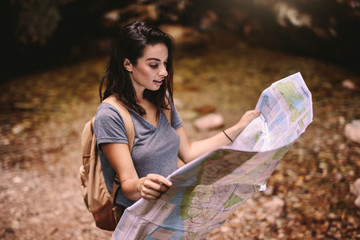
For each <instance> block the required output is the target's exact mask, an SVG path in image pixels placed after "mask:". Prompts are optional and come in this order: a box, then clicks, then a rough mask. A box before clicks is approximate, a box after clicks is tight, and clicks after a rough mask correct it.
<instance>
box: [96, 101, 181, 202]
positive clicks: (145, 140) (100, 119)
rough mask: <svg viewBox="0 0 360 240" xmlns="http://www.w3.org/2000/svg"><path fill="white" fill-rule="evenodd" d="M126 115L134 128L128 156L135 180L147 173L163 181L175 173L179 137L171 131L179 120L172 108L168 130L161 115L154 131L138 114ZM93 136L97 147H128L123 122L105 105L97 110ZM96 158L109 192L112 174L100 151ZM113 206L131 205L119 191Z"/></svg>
mask: <svg viewBox="0 0 360 240" xmlns="http://www.w3.org/2000/svg"><path fill="white" fill-rule="evenodd" d="M129 112H130V116H131V118H132V120H133V122H134V127H135V141H134V147H133V150H132V153H131V156H132V160H133V163H134V166H135V169H136V172H137V174H138V176H139V178H141V177H145V176H146V175H147V174H149V173H156V174H160V175H162V176H164V177H167V176H168V175H169V174H170V173H172V172H173V171H175V170H176V169H177V156H178V149H179V144H180V137H179V135H178V134H177V133H176V131H175V130H176V129H178V128H179V127H181V126H182V120H181V118H180V116H179V114H178V112H177V110H176V108H175V106H174V105H173V106H172V111H171V126H170V124H169V122H168V120H167V119H166V117H165V115H164V113H163V112H161V113H160V117H159V123H158V126H157V127H155V126H153V125H152V124H150V123H149V122H148V121H146V120H145V119H144V118H143V117H142V116H140V115H139V114H138V113H136V112H134V111H131V110H130V111H129ZM94 132H95V136H96V139H97V144H98V147H99V144H101V143H126V144H128V139H127V135H126V131H125V125H124V121H123V119H122V117H121V115H120V113H119V112H118V111H117V109H116V108H115V107H113V106H112V105H110V104H108V103H102V104H100V106H99V108H98V111H97V113H96V117H95V121H94ZM99 156H100V160H101V167H102V169H103V173H104V178H105V182H106V185H107V188H108V190H109V191H110V192H111V190H112V182H113V179H114V177H115V171H114V170H113V169H112V167H111V165H110V163H109V162H108V160H107V159H106V157H105V155H104V153H103V152H102V150H101V149H100V148H99ZM116 203H118V204H121V205H122V206H124V207H129V206H131V205H132V204H133V203H135V201H132V200H130V199H128V198H126V197H125V196H124V194H123V192H122V191H121V188H120V190H119V193H118V196H117V198H116Z"/></svg>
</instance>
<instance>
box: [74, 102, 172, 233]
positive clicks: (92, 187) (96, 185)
mask: <svg viewBox="0 0 360 240" xmlns="http://www.w3.org/2000/svg"><path fill="white" fill-rule="evenodd" d="M103 102H106V103H109V104H111V105H112V106H114V107H116V109H117V110H118V111H119V113H120V115H121V117H122V118H123V120H124V124H125V130H126V134H127V137H128V142H129V150H130V153H131V152H132V148H133V145H134V139H135V129H134V123H133V121H132V118H131V116H130V113H129V111H128V110H127V109H126V108H125V107H124V106H123V105H122V103H121V102H119V101H118V100H117V99H116V97H115V96H110V97H108V98H106V99H105V100H104V101H103ZM164 114H165V116H166V118H167V120H168V121H169V123H170V124H171V110H165V111H164ZM94 119H95V117H93V118H92V119H91V120H90V121H88V122H87V123H86V124H85V126H84V129H83V132H82V136H81V150H82V165H81V166H80V180H81V193H82V196H83V199H84V203H85V205H86V207H87V209H88V211H89V212H90V213H92V215H93V218H94V220H95V224H96V226H97V227H98V228H100V229H103V230H108V231H114V229H115V228H116V225H117V223H118V222H119V220H120V218H121V216H122V214H123V212H124V207H123V206H121V205H118V204H116V201H115V199H116V196H117V193H118V190H119V187H120V181H119V177H118V176H117V174H116V177H115V179H114V182H113V188H112V192H111V193H110V192H109V191H108V188H107V186H106V183H105V178H104V175H103V172H102V168H101V162H100V157H99V153H98V148H97V143H96V137H95V134H94V131H93V127H94ZM178 161H179V160H178Z"/></svg>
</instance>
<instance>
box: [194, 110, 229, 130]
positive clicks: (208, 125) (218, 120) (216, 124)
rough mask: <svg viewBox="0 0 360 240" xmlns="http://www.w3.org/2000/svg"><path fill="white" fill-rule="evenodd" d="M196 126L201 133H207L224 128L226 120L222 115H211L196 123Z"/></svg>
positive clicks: (199, 119)
mask: <svg viewBox="0 0 360 240" xmlns="http://www.w3.org/2000/svg"><path fill="white" fill-rule="evenodd" d="M194 126H195V128H196V129H197V130H199V131H207V130H212V129H217V128H221V127H222V126H224V118H223V116H221V115H220V114H216V113H210V114H207V115H205V116H203V117H201V118H198V119H197V120H195V121H194Z"/></svg>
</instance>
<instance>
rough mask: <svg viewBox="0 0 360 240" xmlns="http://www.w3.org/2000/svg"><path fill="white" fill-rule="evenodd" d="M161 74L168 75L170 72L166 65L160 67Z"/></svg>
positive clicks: (162, 75)
mask: <svg viewBox="0 0 360 240" xmlns="http://www.w3.org/2000/svg"><path fill="white" fill-rule="evenodd" d="M159 75H160V76H161V77H166V76H167V75H168V72H167V70H166V67H165V66H163V67H162V68H161V69H160V72H159Z"/></svg>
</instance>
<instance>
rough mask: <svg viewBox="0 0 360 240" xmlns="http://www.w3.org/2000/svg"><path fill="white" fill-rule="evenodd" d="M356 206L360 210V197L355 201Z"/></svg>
mask: <svg viewBox="0 0 360 240" xmlns="http://www.w3.org/2000/svg"><path fill="white" fill-rule="evenodd" d="M354 204H355V206H357V207H358V208H360V197H357V198H356V199H355V202H354Z"/></svg>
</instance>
